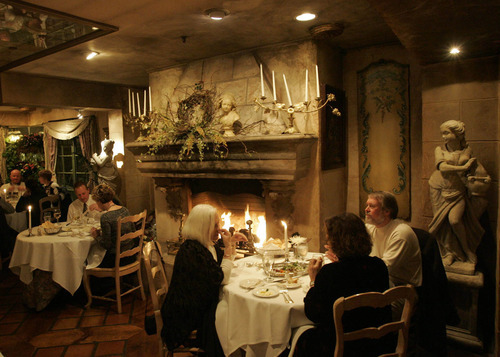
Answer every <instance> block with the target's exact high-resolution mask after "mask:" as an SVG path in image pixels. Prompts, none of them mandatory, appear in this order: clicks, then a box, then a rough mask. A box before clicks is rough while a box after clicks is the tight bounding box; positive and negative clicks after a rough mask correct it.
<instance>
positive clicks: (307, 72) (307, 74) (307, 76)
mask: <svg viewBox="0 0 500 357" xmlns="http://www.w3.org/2000/svg"><path fill="white" fill-rule="evenodd" d="M308 79H309V71H308V70H307V69H306V99H305V100H304V102H307V95H308V94H309V93H307V91H308V88H307V82H308Z"/></svg>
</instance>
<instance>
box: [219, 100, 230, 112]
mask: <svg viewBox="0 0 500 357" xmlns="http://www.w3.org/2000/svg"><path fill="white" fill-rule="evenodd" d="M220 107H221V109H222V111H223V112H224V113H229V112H230V111H231V109H233V102H232V101H231V99H229V98H224V99H223V100H222V103H221V106H220Z"/></svg>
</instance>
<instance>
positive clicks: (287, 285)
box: [283, 283, 302, 289]
mask: <svg viewBox="0 0 500 357" xmlns="http://www.w3.org/2000/svg"><path fill="white" fill-rule="evenodd" d="M283 285H285V287H286V288H287V289H297V288H300V287H301V286H302V285H300V283H291V284H288V283H286V284H283Z"/></svg>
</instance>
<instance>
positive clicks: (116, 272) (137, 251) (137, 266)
mask: <svg viewBox="0 0 500 357" xmlns="http://www.w3.org/2000/svg"><path fill="white" fill-rule="evenodd" d="M127 222H132V223H133V224H134V225H135V226H136V231H135V232H130V233H126V234H124V235H122V234H121V228H122V224H124V223H127ZM145 224H146V210H144V211H143V212H142V213H139V214H136V215H134V216H128V217H123V218H119V219H118V222H117V225H118V226H117V237H116V259H115V266H114V267H113V268H99V267H97V268H93V269H85V270H84V272H83V284H84V286H85V291H86V292H87V297H88V302H87V305H86V306H85V307H90V305H91V304H92V299H99V300H106V301H116V303H117V306H118V313H119V314H121V313H122V296H124V295H126V294H129V293H131V292H133V291H135V290H140V291H141V297H142V300H144V299H145V295H144V287H143V284H142V276H141V258H142V254H141V252H142V243H143V239H144V226H145ZM138 226H139V228H137V227H138ZM135 238H139V244H138V245H136V246H134V247H132V248H131V249H128V250H122V249H121V243H122V242H123V241H126V240H128V239H135ZM133 255H135V256H136V260H135V261H134V262H133V263H130V264H127V265H123V266H120V259H121V258H125V257H130V256H133ZM133 273H137V279H138V282H139V284H138V285H137V286H129V287H128V289H126V290H125V291H124V292H122V290H121V288H122V286H121V285H122V284H121V277H122V276H125V275H129V274H133ZM90 276H95V277H98V278H108V277H110V278H114V279H115V289H114V290H112V291H110V292H108V293H107V294H105V295H103V296H98V295H93V294H92V291H91V289H90V281H89V277H90ZM123 285H125V284H123ZM113 295H115V298H112V297H111V296H113Z"/></svg>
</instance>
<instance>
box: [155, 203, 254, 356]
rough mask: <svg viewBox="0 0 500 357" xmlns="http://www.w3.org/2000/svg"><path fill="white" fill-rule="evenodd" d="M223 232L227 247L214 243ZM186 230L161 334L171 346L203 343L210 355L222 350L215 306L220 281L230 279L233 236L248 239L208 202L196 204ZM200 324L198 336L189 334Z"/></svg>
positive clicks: (168, 296) (170, 347)
mask: <svg viewBox="0 0 500 357" xmlns="http://www.w3.org/2000/svg"><path fill="white" fill-rule="evenodd" d="M219 234H220V236H221V238H222V241H223V243H224V247H225V248H224V250H222V249H221V248H219V246H218V245H217V244H215V243H216V242H217V240H218V238H219ZM182 236H183V238H184V239H185V241H184V243H182V245H181V246H180V248H179V251H178V253H177V255H176V258H175V264H174V270H173V273H172V280H171V283H170V286H169V289H168V293H167V296H166V297H165V301H164V303H163V305H162V308H161V314H162V318H163V321H164V325H163V330H162V331H161V335H162V338H163V340H164V341H165V343H166V345H167V347H168V349H169V350H171V349H174V348H176V347H179V346H180V345H184V346H188V345H189V346H196V347H201V348H202V349H203V350H204V351H206V353H207V356H223V355H224V353H223V351H222V348H221V346H220V342H219V339H218V337H217V332H216V330H215V310H216V308H217V303H218V302H219V291H220V288H221V285H222V284H227V282H228V281H229V277H230V275H231V269H232V267H233V261H232V259H233V256H234V255H235V247H234V244H232V243H233V242H236V241H246V237H245V236H244V235H243V234H241V233H238V232H236V233H234V235H233V236H231V234H230V233H229V232H228V231H227V230H226V229H221V228H220V227H219V214H218V213H217V210H216V209H215V208H214V207H212V206H210V205H207V204H201V205H197V206H195V207H194V208H193V209H192V210H191V213H190V214H189V216H188V218H187V219H186V222H185V224H184V228H183V229H182ZM193 330H197V335H196V341H194V343H189V341H188V337H189V335H190V334H191V332H192V331H193Z"/></svg>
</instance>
